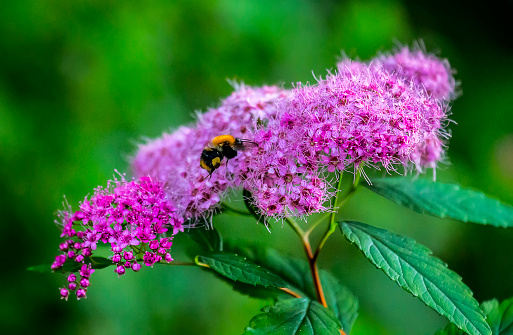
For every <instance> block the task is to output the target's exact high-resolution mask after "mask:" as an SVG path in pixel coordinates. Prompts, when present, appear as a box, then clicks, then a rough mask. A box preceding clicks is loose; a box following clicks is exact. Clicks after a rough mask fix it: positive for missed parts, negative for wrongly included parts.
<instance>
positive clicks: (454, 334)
mask: <svg viewBox="0 0 513 335" xmlns="http://www.w3.org/2000/svg"><path fill="white" fill-rule="evenodd" d="M481 308H482V309H483V312H484V314H485V315H486V322H487V323H488V325H489V326H490V328H491V329H492V335H507V334H508V335H509V334H513V298H510V299H508V300H505V301H503V302H502V303H501V304H500V305H499V302H498V301H497V300H496V299H493V300H489V301H485V302H483V303H482V304H481ZM463 334H464V333H463V332H462V331H461V330H460V329H458V328H457V327H456V326H454V325H453V324H448V325H447V326H446V327H445V328H444V329H442V330H440V331H438V332H437V333H436V335H463Z"/></svg>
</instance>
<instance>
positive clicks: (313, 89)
mask: <svg viewBox="0 0 513 335" xmlns="http://www.w3.org/2000/svg"><path fill="white" fill-rule="evenodd" d="M445 116H446V107H445V105H443V104H442V103H441V102H440V101H438V100H436V99H433V98H432V97H430V96H429V95H428V94H427V93H426V92H425V90H423V89H419V87H418V86H417V85H415V84H414V83H412V82H411V81H410V80H407V79H405V78H403V77H399V76H397V75H395V74H392V73H390V72H388V71H386V70H384V69H383V68H381V69H378V68H376V67H375V66H373V68H369V67H368V66H363V65H361V64H360V65H359V67H358V68H355V69H352V71H346V72H344V73H342V74H334V75H331V74H330V75H328V76H327V77H326V78H325V79H324V80H320V81H319V83H318V84H316V85H313V86H300V85H299V86H298V87H297V88H295V89H294V90H293V91H292V94H291V96H290V98H289V99H287V100H282V101H280V102H279V103H278V116H277V118H276V119H274V120H271V121H270V122H269V125H268V127H267V128H266V129H262V130H260V131H259V132H258V133H257V134H256V136H255V137H254V141H255V142H257V143H258V148H254V149H253V150H251V153H248V154H247V155H246V157H247V159H246V160H245V161H244V162H242V163H241V164H240V166H239V168H240V169H241V170H242V171H243V175H242V178H243V179H244V180H245V182H244V186H245V187H246V188H247V189H249V190H250V191H251V192H252V193H253V196H254V198H255V205H256V206H257V207H259V208H260V209H261V211H262V212H263V213H264V214H266V215H284V214H286V215H303V214H310V213H314V212H319V211H323V210H325V209H326V208H325V207H324V206H323V203H324V202H325V201H326V200H327V199H328V198H329V196H330V194H331V192H330V190H329V188H328V186H327V185H328V184H329V183H328V182H327V180H325V178H326V177H324V175H325V172H333V171H335V170H339V171H343V170H346V169H347V168H351V167H352V168H357V167H359V166H360V165H362V164H366V165H376V164H379V165H382V166H384V167H385V168H386V169H389V170H390V169H391V170H395V169H396V166H397V165H403V166H405V167H406V168H408V166H409V163H410V161H413V162H414V163H418V164H421V163H425V162H426V161H428V160H429V161H431V160H436V159H439V158H440V157H441V155H442V153H441V152H438V151H437V149H438V148H441V146H440V147H437V146H436V145H430V144H427V143H429V141H433V138H437V137H436V135H437V134H438V133H439V132H442V131H443V130H442V121H443V120H444V118H445ZM426 141H427V142H426ZM421 146H422V147H421ZM427 146H429V149H427ZM419 148H420V149H426V150H425V152H428V151H429V152H431V151H432V152H431V154H430V155H425V154H424V152H423V153H422V154H419V152H420V151H419V150H420V149H419ZM428 156H429V157H428ZM412 157H414V158H412Z"/></svg>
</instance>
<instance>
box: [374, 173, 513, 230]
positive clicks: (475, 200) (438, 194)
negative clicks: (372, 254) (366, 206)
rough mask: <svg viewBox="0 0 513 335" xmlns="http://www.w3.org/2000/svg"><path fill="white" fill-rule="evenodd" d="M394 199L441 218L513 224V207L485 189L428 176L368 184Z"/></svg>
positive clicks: (501, 224)
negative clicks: (443, 181) (429, 178)
mask: <svg viewBox="0 0 513 335" xmlns="http://www.w3.org/2000/svg"><path fill="white" fill-rule="evenodd" d="M366 186H367V187H368V188H369V189H371V190H372V191H374V192H376V193H378V194H381V195H382V196H384V197H385V198H388V199H390V200H392V201H393V202H395V203H397V204H400V205H402V206H405V207H407V208H410V209H413V210H414V211H417V212H419V213H427V214H431V215H434V216H438V217H441V218H445V217H449V218H452V219H455V220H460V221H463V222H473V223H481V224H489V225H493V226H496V227H513V207H512V206H509V205H506V204H503V203H501V202H500V201H498V200H495V199H492V198H489V197H487V196H485V195H484V194H483V193H481V192H477V191H472V190H467V189H462V188H461V187H460V186H458V185H455V184H444V183H438V182H433V181H430V180H426V179H412V178H405V177H401V178H381V179H376V180H373V181H372V185H366Z"/></svg>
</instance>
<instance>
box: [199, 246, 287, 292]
mask: <svg viewBox="0 0 513 335" xmlns="http://www.w3.org/2000/svg"><path fill="white" fill-rule="evenodd" d="M196 263H203V264H206V265H208V266H209V267H210V268H211V269H212V270H214V271H216V272H217V273H219V274H220V275H223V276H225V277H228V278H230V279H231V280H234V281H240V282H243V283H246V284H252V285H257V284H258V285H262V286H264V287H268V286H270V287H286V286H287V284H286V283H285V282H284V281H283V280H282V279H281V278H280V277H278V276H276V275H275V274H273V273H271V272H269V271H267V270H266V269H265V268H262V267H261V266H259V265H257V264H255V263H253V262H252V261H250V260H248V259H246V258H245V257H242V256H239V255H237V254H232V253H226V252H225V253H214V254H210V255H209V256H198V257H197V261H196ZM199 265H200V264H199Z"/></svg>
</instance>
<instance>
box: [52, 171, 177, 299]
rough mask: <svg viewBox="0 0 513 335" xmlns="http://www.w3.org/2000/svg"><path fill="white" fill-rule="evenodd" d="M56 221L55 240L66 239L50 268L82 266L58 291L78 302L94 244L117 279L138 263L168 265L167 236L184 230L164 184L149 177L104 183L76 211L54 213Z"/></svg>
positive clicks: (169, 239) (84, 289) (83, 291)
mask: <svg viewBox="0 0 513 335" xmlns="http://www.w3.org/2000/svg"><path fill="white" fill-rule="evenodd" d="M59 219H60V221H59V222H58V224H59V225H61V226H62V234H61V237H64V238H66V239H67V240H66V241H64V242H63V243H61V245H60V250H61V252H62V253H61V254H60V255H58V256H57V257H56V258H55V262H54V263H53V264H52V269H53V270H59V269H61V268H62V267H63V265H64V263H66V262H76V263H82V266H81V268H80V271H79V275H80V278H79V277H78V276H76V275H75V274H73V273H72V274H70V275H69V276H68V286H67V287H66V288H61V289H60V293H61V297H62V298H63V299H67V298H68V295H69V292H70V291H76V296H77V298H78V299H80V298H85V297H86V292H87V288H88V286H89V278H90V276H91V274H93V272H94V271H95V270H94V269H93V268H92V265H91V263H90V258H89V257H90V256H92V255H93V254H94V252H95V250H97V248H98V244H105V245H108V246H110V251H111V252H112V256H111V260H112V262H113V263H114V265H115V270H114V272H116V273H117V274H118V275H119V276H121V275H123V274H125V271H126V269H130V268H131V269H133V270H134V271H138V270H139V269H140V268H141V267H140V265H139V262H140V261H141V260H142V261H143V262H144V264H145V265H146V266H152V265H153V264H155V263H156V262H160V261H161V260H163V259H164V260H165V261H167V262H170V261H171V260H172V258H171V255H170V254H169V250H170V248H171V245H172V239H173V236H174V235H175V234H176V233H178V232H180V231H183V228H184V227H183V222H184V220H183V219H182V218H181V217H180V216H178V215H177V211H176V208H175V206H174V204H173V203H172V202H171V200H170V199H169V197H168V196H167V195H166V193H165V190H164V184H163V183H161V182H158V181H154V180H152V179H150V178H149V177H142V178H140V179H139V180H136V181H127V180H125V179H124V178H122V179H121V180H114V181H109V182H108V184H107V187H106V188H102V187H98V188H96V189H95V191H94V194H93V196H92V197H91V198H90V199H88V198H87V197H86V198H85V200H84V201H83V202H82V203H81V204H80V209H79V210H78V211H75V212H72V211H71V209H70V208H68V209H67V210H66V211H62V212H60V213H59ZM166 235H167V236H166ZM143 250H147V251H145V252H143Z"/></svg>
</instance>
